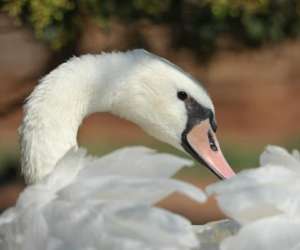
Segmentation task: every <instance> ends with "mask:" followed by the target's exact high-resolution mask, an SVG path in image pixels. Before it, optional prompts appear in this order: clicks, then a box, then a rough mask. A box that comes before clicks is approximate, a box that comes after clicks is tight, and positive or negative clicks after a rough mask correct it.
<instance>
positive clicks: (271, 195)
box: [206, 146, 300, 250]
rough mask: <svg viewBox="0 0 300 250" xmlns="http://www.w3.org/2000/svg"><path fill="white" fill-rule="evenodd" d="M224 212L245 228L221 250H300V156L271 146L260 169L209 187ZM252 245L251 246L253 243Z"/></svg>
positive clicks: (232, 237)
mask: <svg viewBox="0 0 300 250" xmlns="http://www.w3.org/2000/svg"><path fill="white" fill-rule="evenodd" d="M206 191H207V193H208V194H209V195H215V196H216V198H217V200H218V204H219V206H220V208H221V209H222V211H223V212H224V213H225V214H226V215H227V216H228V217H230V218H232V219H234V220H235V221H237V222H238V223H239V224H240V225H241V229H240V230H239V232H238V233H237V234H236V235H234V236H231V237H228V238H226V239H225V240H223V241H222V242H221V244H220V249H221V250H252V249H256V250H298V249H300V199H299V191H300V154H299V152H298V151H297V150H294V151H293V152H292V153H291V154H290V153H289V152H288V151H287V150H286V149H284V148H281V147H278V146H268V147H267V148H266V150H265V151H264V152H263V153H262V154H261V157H260V167H259V168H256V169H255V168H254V169H249V170H244V171H242V172H240V173H239V174H238V175H237V176H235V177H233V178H231V179H230V180H226V181H223V182H222V183H216V184H213V185H211V186H208V187H207V190H206ZM250 242H251V243H250Z"/></svg>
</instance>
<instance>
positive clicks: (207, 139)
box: [0, 50, 235, 250]
mask: <svg viewBox="0 0 300 250" xmlns="http://www.w3.org/2000/svg"><path fill="white" fill-rule="evenodd" d="M96 112H110V113H112V114H114V115H117V116H119V117H121V118H124V119H127V120H129V121H132V122H134V123H136V124H137V125H139V126H140V127H141V128H143V129H144V130H145V131H146V132H147V133H148V134H150V135H152V136H153V137H155V138H157V139H158V140H160V141H162V142H165V143H168V144H170V145H172V146H173V147H175V148H177V149H179V150H182V151H184V152H186V153H188V154H189V155H191V156H192V157H193V158H195V159H196V160H197V161H199V162H200V163H202V164H204V165H205V166H206V167H208V168H209V169H210V170H211V171H212V172H213V173H214V174H215V175H217V176H218V177H219V178H221V179H227V178H230V177H232V176H234V175H235V174H234V171H233V170H232V169H231V168H230V166H229V165H228V163H227V162H226V160H225V158H224V156H223V154H222V152H221V149H220V146H219V143H218V141H217V138H216V135H215V133H216V130H217V124H216V118H215V110H214V106H213V103H212V101H211V99H210V97H209V95H208V94H207V92H206V91H205V90H204V88H203V87H202V86H201V85H200V84H199V83H198V82H197V81H196V80H195V79H193V78H192V77H191V76H190V75H189V74H187V73H185V72H184V71H183V70H181V69H180V68H179V67H177V66H175V65H174V64H172V63H171V62H169V61H167V60H166V59H163V58H161V57H159V56H156V55H154V54H151V53H149V52H147V51H145V50H133V51H128V52H113V53H102V54H99V55H83V56H80V57H73V58H72V59H70V60H68V61H67V62H65V63H63V64H61V65H60V66H58V67H57V68H56V69H54V70H53V71H52V72H50V73H49V74H48V75H46V76H45V77H44V78H43V79H41V81H40V82H39V84H38V85H37V86H36V88H35V89H34V91H33V92H32V94H31V95H30V96H29V98H28V99H27V102H26V104H25V106H24V118H23V121H22V124H21V126H20V129H19V133H20V144H21V166H22V173H23V175H24V177H25V181H26V182H27V183H28V187H27V188H26V189H25V190H24V191H23V193H22V194H21V195H20V197H19V199H18V201H17V203H16V205H15V207H12V208H10V209H8V210H7V211H5V212H4V213H3V214H2V215H1V217H0V249H5V250H12V249H13V250H18V249H22V250H23V249H31V250H32V249H33V250H34V249H47V250H52V249H53V250H54V249H55V250H58V249H64V250H66V249H67V250H68V249H72V250H73V249H81V250H82V249H86V250H92V249H108V250H109V249H191V248H194V247H195V246H197V245H198V241H197V239H196V237H195V234H194V233H193V230H192V227H191V224H190V222H189V221H188V220H187V219H185V218H183V217H181V216H179V215H175V214H172V213H170V212H167V211H165V210H163V209H159V208H155V207H152V205H153V204H155V203H156V202H158V201H159V200H161V199H162V198H164V197H166V196H167V195H169V194H170V193H172V192H174V191H179V192H182V193H184V194H186V195H188V196H190V197H191V198H193V199H195V200H196V201H198V202H204V201H205V199H206V195H205V193H204V192H202V191H201V190H199V189H197V188H196V187H193V186H192V185H189V184H187V183H183V182H180V181H176V180H172V179H169V177H170V176H172V175H173V174H174V173H175V172H176V171H178V170H179V169H180V168H181V167H183V166H187V165H191V161H190V160H187V159H183V158H180V157H177V156H172V155H169V154H161V153H157V152H155V151H154V150H151V149H148V148H145V147H139V146H137V147H127V148H124V149H119V150H117V151H115V152H112V153H110V154H109V155H106V156H104V157H101V158H96V157H91V156H88V155H87V153H86V151H85V150H84V149H81V148H80V147H79V146H78V143H77V132H78V129H79V127H80V125H81V123H82V121H83V119H84V118H85V117H87V116H88V115H90V114H92V113H96Z"/></svg>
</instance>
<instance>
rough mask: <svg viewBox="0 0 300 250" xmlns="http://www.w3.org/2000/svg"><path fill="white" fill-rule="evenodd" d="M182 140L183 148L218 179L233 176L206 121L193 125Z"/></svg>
mask: <svg viewBox="0 0 300 250" xmlns="http://www.w3.org/2000/svg"><path fill="white" fill-rule="evenodd" d="M184 140H185V143H186V145H184V144H183V147H184V148H185V149H186V150H187V151H188V152H189V153H190V154H191V155H192V156H193V157H194V158H196V159H197V160H198V161H200V162H202V163H203V164H204V165H206V166H207V167H208V168H209V169H210V170H211V171H212V172H213V173H214V174H216V175H217V176H218V177H219V178H221V179H228V178H230V177H232V176H234V175H235V173H234V171H233V170H232V168H231V167H230V166H229V164H228V163H227V161H226V159H225V158H224V156H223V153H222V151H221V149H220V146H219V142H218V140H217V138H216V136H215V133H214V132H213V131H212V129H211V125H210V122H209V120H208V119H207V120H204V121H202V122H200V123H199V124H197V125H195V126H194V127H193V128H192V129H191V130H190V131H189V132H188V133H187V134H186V135H185V138H184Z"/></svg>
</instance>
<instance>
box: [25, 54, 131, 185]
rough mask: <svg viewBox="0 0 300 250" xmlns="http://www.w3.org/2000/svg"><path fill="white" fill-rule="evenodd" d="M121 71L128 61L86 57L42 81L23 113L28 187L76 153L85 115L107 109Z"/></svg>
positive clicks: (118, 83) (117, 58)
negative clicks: (73, 148) (80, 128)
mask: <svg viewBox="0 0 300 250" xmlns="http://www.w3.org/2000/svg"><path fill="white" fill-rule="evenodd" d="M112 64H113V65H112ZM125 65H126V58H124V57H122V56H121V55H118V54H116V55H115V58H114V59H113V60H111V61H110V62H108V61H107V60H105V55H96V56H92V55H86V56H83V57H80V58H73V59H71V60H69V61H68V62H66V63H64V64H62V65H61V66H59V67H58V68H56V69H55V70H53V71H52V72H51V73H50V74H48V75H47V76H46V77H45V78H43V79H42V80H41V82H40V84H39V85H38V86H37V87H36V88H35V90H34V91H33V93H32V94H31V96H30V97H29V99H28V102H27V104H26V105H25V107H24V113H25V114H24V119H23V123H22V125H21V127H20V130H19V131H20V135H21V157H22V158H21V161H22V172H23V174H24V176H25V180H26V182H28V183H34V182H36V181H38V180H40V179H41V178H43V177H44V176H46V175H47V174H49V173H50V172H51V171H52V170H53V168H54V167H55V165H56V163H57V161H58V160H59V159H60V158H61V157H62V156H63V155H64V154H65V153H66V152H67V151H68V150H70V149H71V148H72V147H77V132H78V129H79V126H80V124H81V122H82V120H83V119H84V118H85V117H86V116H87V115H89V114H91V113H94V112H106V111H109V110H110V109H111V105H112V101H113V99H114V96H115V93H114V91H115V90H116V89H118V86H119V85H120V84H122V81H119V80H118V79H120V77H122V76H121V75H122V72H121V71H122V70H121V69H122V68H124V66H125ZM112 76H114V77H112ZM119 76H120V77H119Z"/></svg>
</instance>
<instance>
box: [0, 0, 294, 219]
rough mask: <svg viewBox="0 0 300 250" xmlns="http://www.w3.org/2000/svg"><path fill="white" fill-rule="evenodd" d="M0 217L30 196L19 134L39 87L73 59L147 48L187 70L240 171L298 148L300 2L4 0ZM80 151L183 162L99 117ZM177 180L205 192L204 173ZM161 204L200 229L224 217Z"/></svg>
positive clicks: (120, 123)
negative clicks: (280, 150) (146, 153)
mask: <svg viewBox="0 0 300 250" xmlns="http://www.w3.org/2000/svg"><path fill="white" fill-rule="evenodd" d="M0 9H1V10H0V211H1V210H4V209H5V208H6V207H8V206H11V205H12V204H14V203H15V200H16V197H17V196H18V194H19V192H20V191H21V190H22V189H23V188H24V183H23V179H22V176H20V174H19V146H18V133H17V128H18V126H19V125H20V121H21V117H22V109H21V107H22V104H23V103H24V100H25V98H26V97H27V96H28V95H29V93H30V92H31V91H32V89H33V88H34V86H35V85H36V84H37V82H38V79H39V78H40V77H41V76H43V75H45V74H46V73H47V72H49V71H50V70H51V69H53V68H54V67H56V66H57V65H58V64H60V63H62V62H64V61H65V60H67V59H68V58H69V57H71V56H74V55H81V54H85V53H100V52H102V51H112V50H128V49H132V48H145V49H147V50H149V51H151V52H153V53H156V54H158V55H160V56H163V57H166V58H167V59H169V60H170V61H172V62H174V63H175V64H177V65H179V66H180V67H182V68H183V69H184V70H186V71H187V72H189V73H191V74H192V75H193V76H194V77H195V78H197V79H199V80H200V81H201V82H202V83H203V85H204V86H205V87H206V88H207V89H208V92H209V93H210V95H211V97H212V99H213V101H214V103H215V106H216V111H217V120H218V125H219V131H218V137H219V140H220V141H221V143H222V147H223V150H224V154H225V156H226V157H227V159H228V161H229V162H230V164H231V165H232V166H233V168H234V169H236V170H237V171H240V170H242V169H244V168H249V167H256V166H258V160H259V154H260V152H261V151H262V150H263V148H264V147H265V146H266V145H267V144H278V145H282V146H284V147H287V148H288V149H291V148H298V149H299V148H300V131H299V128H300V123H299V121H300V109H299V103H300V101H299V96H300V40H299V34H300V1H299V0H285V1H283V0H251V1H250V0H249V1H247V0H163V1H162V0H128V1H122V0H86V1H79V0H77V1H75V0H48V1H43V0H7V1H5V0H2V1H1V2H0ZM79 142H80V145H82V146H84V147H86V148H88V150H89V152H90V153H92V154H96V155H103V154H105V153H107V152H109V151H111V150H113V149H116V148H119V147H121V146H125V145H136V144H143V145H146V146H149V147H152V148H155V149H157V150H160V151H166V152H172V153H175V154H181V153H180V152H178V151H176V150H174V149H172V148H171V147H169V146H167V145H165V144H162V143H160V142H158V141H156V140H154V139H153V138H151V137H150V136H148V135H146V134H145V133H144V132H143V131H142V130H141V129H139V128H138V127H137V126H136V125H134V124H132V123H130V122H127V121H124V120H121V119H118V118H117V117H114V116H111V115H109V114H97V115H92V116H91V117H89V118H88V119H86V121H85V122H84V124H83V125H82V127H81V129H80V131H79ZM176 177H177V178H180V179H183V180H186V181H189V182H192V183H194V184H195V185H198V186H201V187H204V186H206V185H207V184H208V183H211V182H214V181H216V178H215V177H214V176H212V174H211V173H210V172H209V171H207V170H206V169H205V168H204V167H199V166H195V167H194V168H190V169H187V170H183V171H181V172H180V173H178V175H177V176H176ZM160 205H161V206H164V207H168V208H169V209H171V210H173V211H176V212H178V213H181V214H184V215H186V216H188V217H189V218H191V219H192V220H193V222H194V223H203V222H205V221H210V220H213V219H218V218H221V217H222V216H223V215H222V214H220V212H219V211H218V209H217V207H216V206H215V203H214V201H213V200H211V201H210V202H209V203H208V204H206V205H204V206H199V205H197V204H195V203H194V202H192V201H190V200H188V199H186V198H184V197H181V196H179V195H174V196H172V197H171V198H169V199H168V200H166V201H164V202H162V204H160Z"/></svg>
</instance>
